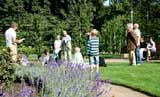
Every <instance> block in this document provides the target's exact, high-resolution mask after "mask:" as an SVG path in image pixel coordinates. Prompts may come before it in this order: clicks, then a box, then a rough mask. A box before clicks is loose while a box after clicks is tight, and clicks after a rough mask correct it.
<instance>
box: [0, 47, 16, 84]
mask: <svg viewBox="0 0 160 97" xmlns="http://www.w3.org/2000/svg"><path fill="white" fill-rule="evenodd" d="M14 72H15V66H14V64H11V57H10V55H9V53H8V52H7V50H6V49H2V51H1V52H0V78H1V79H0V80H1V82H4V83H5V84H6V85H5V86H8V85H9V84H10V82H11V81H13V80H14Z"/></svg>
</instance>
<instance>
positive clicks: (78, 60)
mask: <svg viewBox="0 0 160 97" xmlns="http://www.w3.org/2000/svg"><path fill="white" fill-rule="evenodd" d="M74 63H75V64H76V65H81V64H83V63H84V61H83V56H82V54H81V52H76V53H75V55H74Z"/></svg>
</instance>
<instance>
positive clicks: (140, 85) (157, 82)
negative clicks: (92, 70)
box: [100, 63, 160, 97]
mask: <svg viewBox="0 0 160 97" xmlns="http://www.w3.org/2000/svg"><path fill="white" fill-rule="evenodd" d="M100 75H101V79H102V80H106V79H110V80H111V81H112V83H114V84H119V85H124V86H128V87H131V88H133V89H136V90H139V91H143V92H145V93H148V94H150V95H153V96H158V97H160V63H144V64H143V65H141V66H128V63H109V64H108V66H107V67H100Z"/></svg>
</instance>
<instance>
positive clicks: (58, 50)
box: [54, 35, 62, 62]
mask: <svg viewBox="0 0 160 97" xmlns="http://www.w3.org/2000/svg"><path fill="white" fill-rule="evenodd" d="M61 45H62V41H61V40H60V35H57V39H56V40H55V41H54V49H55V50H54V54H55V60H56V62H58V60H61Z"/></svg>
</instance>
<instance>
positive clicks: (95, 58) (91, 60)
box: [89, 56, 99, 65]
mask: <svg viewBox="0 0 160 97" xmlns="http://www.w3.org/2000/svg"><path fill="white" fill-rule="evenodd" d="M89 64H90V65H99V56H89Z"/></svg>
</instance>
